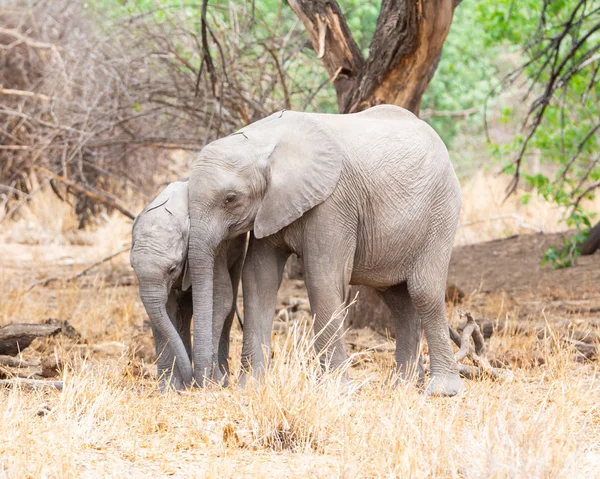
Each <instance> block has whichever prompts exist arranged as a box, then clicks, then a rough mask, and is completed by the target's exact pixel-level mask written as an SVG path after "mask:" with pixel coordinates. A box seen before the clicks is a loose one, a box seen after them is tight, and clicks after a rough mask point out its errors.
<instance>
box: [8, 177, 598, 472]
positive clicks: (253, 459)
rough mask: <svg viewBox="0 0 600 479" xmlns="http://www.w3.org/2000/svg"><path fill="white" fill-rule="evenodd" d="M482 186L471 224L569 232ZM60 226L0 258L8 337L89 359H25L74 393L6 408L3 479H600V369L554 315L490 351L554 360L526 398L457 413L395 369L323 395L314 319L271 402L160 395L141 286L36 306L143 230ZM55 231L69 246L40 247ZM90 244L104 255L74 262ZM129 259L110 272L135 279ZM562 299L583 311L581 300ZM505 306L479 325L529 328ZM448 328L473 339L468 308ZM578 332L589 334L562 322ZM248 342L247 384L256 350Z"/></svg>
mask: <svg viewBox="0 0 600 479" xmlns="http://www.w3.org/2000/svg"><path fill="white" fill-rule="evenodd" d="M496 182H498V183H496ZM490 184H491V185H492V186H490ZM469 185H470V184H467V185H465V188H464V195H465V196H464V197H465V201H464V210H463V217H462V219H461V222H463V223H466V222H469V221H474V220H479V219H482V217H483V218H487V217H489V216H492V215H497V214H508V213H510V214H519V215H521V216H523V217H524V221H525V222H526V223H530V224H534V225H537V224H538V223H536V221H538V220H539V221H541V222H542V223H541V224H542V226H543V228H544V229H548V230H552V229H554V228H559V229H560V225H559V224H558V223H557V218H558V214H556V212H553V211H551V210H550V209H548V210H544V209H543V208H546V206H544V205H539V206H536V208H537V209H536V211H535V213H531V212H529V210H527V211H525V210H521V207H520V206H519V205H518V204H517V203H516V202H512V201H510V202H507V203H506V204H505V205H504V206H502V207H499V206H498V204H497V203H496V200H493V202H492V203H490V202H489V201H488V197H489V196H492V195H489V191H490V190H492V191H494V192H496V193H494V194H497V196H495V198H496V199H498V198H499V197H500V196H501V189H502V185H501V182H500V180H498V179H490V178H489V177H485V176H481V177H479V180H474V183H473V184H471V185H470V186H469ZM481 185H483V186H481ZM494 185H495V186H494ZM48 201H53V200H48ZM486 204H487V206H486ZM511 205H512V206H511ZM45 207H47V205H46V206H45ZM498 208H500V209H498ZM511 208H512V209H511ZM48 211H50V213H49V216H47V218H51V220H50V221H49V223H42V222H41V221H40V220H39V219H38V218H37V216H36V215H32V216H31V217H30V218H29V225H30V227H28V228H29V229H23V230H19V228H23V225H22V223H21V222H18V223H16V224H10V225H9V228H5V229H3V231H2V235H1V236H0V249H1V250H2V251H6V252H9V254H6V255H0V256H2V257H0V267H1V268H2V270H1V271H0V283H1V285H2V287H0V325H2V324H5V323H6V322H8V321H10V320H22V321H31V322H38V321H43V320H44V319H46V318H48V317H57V318H61V319H68V320H69V321H70V322H71V324H72V325H73V326H74V327H75V328H76V329H77V330H78V331H79V332H80V333H81V334H82V337H83V341H84V342H85V343H87V344H74V343H73V342H72V341H71V340H67V339H58V340H52V341H48V342H40V343H39V344H37V345H32V346H31V347H30V348H29V349H27V350H25V352H24V353H23V355H24V357H25V358H36V357H39V356H44V355H49V354H56V355H58V356H60V357H62V358H64V360H65V366H64V368H63V371H62V378H63V379H64V381H65V389H64V390H63V391H62V392H57V391H25V390H19V389H15V390H9V389H3V390H0V478H4V477H6V478H17V477H18V478H21V477H36V478H37V477H48V478H70V477H90V478H91V477H94V478H95V477H167V476H172V477H219V478H222V477H234V476H235V477H262V476H266V477H347V478H355V477H356V478H358V477H403V478H404V477H406V478H409V477H414V478H422V477H440V478H445V477H449V478H484V477H485V478H488V477H491V478H521V477H539V478H557V477H565V478H571V477H600V474H599V473H598V471H599V470H600V403H599V401H598V398H600V379H599V372H600V371H599V369H598V362H597V361H596V362H583V363H582V362H578V361H577V356H576V354H575V352H574V351H573V350H572V349H569V348H568V347H567V346H565V345H564V344H563V343H562V342H560V341H559V340H558V339H557V338H556V337H555V336H553V332H554V331H555V323H554V319H553V318H551V317H550V316H547V315H546V312H544V311H542V312H539V313H536V314H535V315H533V316H531V317H529V321H530V322H526V323H523V321H522V320H521V322H520V323H519V324H521V325H523V326H524V327H525V330H526V331H525V332H527V330H530V331H533V326H534V324H535V325H537V324H547V333H548V334H547V338H546V339H544V340H538V338H537V336H536V335H535V334H519V335H514V334H509V332H510V328H509V330H507V331H505V332H503V333H502V334H498V335H496V336H493V337H492V339H491V341H490V346H489V348H490V351H489V354H490V357H496V356H498V357H499V356H502V355H503V354H504V353H506V352H511V351H512V352H518V353H520V354H521V355H523V356H524V357H525V358H527V357H533V356H541V357H543V358H544V360H545V363H544V364H542V365H539V366H528V367H523V368H515V369H514V370H513V372H514V374H515V379H514V380H513V381H512V382H510V383H495V382H492V381H491V380H481V381H467V391H466V392H465V394H463V395H462V396H460V397H456V398H450V399H441V398H426V397H424V396H423V395H422V394H420V392H419V391H418V389H417V388H416V387H415V386H414V385H412V384H407V385H401V386H399V387H393V386H391V385H390V381H389V376H390V372H391V365H392V363H393V353H391V352H377V351H363V352H361V353H359V355H358V356H357V357H355V358H354V360H353V361H352V362H351V363H350V364H349V366H348V369H349V374H350V376H351V378H352V384H351V386H350V387H348V386H342V385H340V381H339V378H338V377H337V376H330V377H325V378H320V376H319V370H318V366H317V364H316V361H315V359H314V357H313V355H312V348H311V347H310V345H311V339H310V335H309V334H305V333H304V331H306V330H307V329H306V328H305V326H306V320H307V318H304V319H303V320H300V321H299V322H298V324H297V327H296V328H292V329H290V330H289V331H288V333H286V334H281V335H275V336H274V357H273V364H272V367H271V369H270V371H269V373H268V376H267V378H266V379H265V381H264V382H262V383H261V384H253V385H251V386H250V387H249V388H248V389H247V390H246V391H244V390H241V389H240V388H239V387H238V386H237V384H236V381H235V379H234V381H233V384H232V386H231V387H230V388H228V389H225V390H221V389H218V388H216V387H215V388H209V389H207V390H203V391H196V392H192V393H189V394H184V395H179V394H176V393H169V394H166V395H159V394H157V393H156V381H155V378H153V377H152V376H151V375H150V376H148V375H147V373H148V372H150V373H153V372H154V368H153V367H152V365H151V364H147V363H146V364H141V363H142V360H141V359H140V358H141V357H143V356H144V354H146V356H147V353H144V354H137V355H136V354H135V353H134V351H135V350H136V349H139V348H143V347H144V345H147V343H148V340H149V338H150V333H149V331H148V329H147V327H144V321H145V319H146V315H145V312H144V310H143V307H142V305H141V302H140V301H139V298H138V296H137V291H136V288H135V286H128V287H112V286H111V285H110V283H109V282H107V281H106V280H104V279H101V278H105V277H106V276H105V275H103V276H101V277H98V278H97V279H95V280H93V281H91V283H88V284H86V282H84V281H80V282H78V283H74V284H73V283H68V284H60V283H58V284H54V285H53V286H52V287H49V288H38V289H34V290H33V291H31V292H30V293H27V294H25V289H26V287H27V286H28V284H29V283H30V282H31V281H32V280H33V279H35V278H38V277H43V276H44V275H46V274H48V273H49V272H54V273H56V272H59V273H61V272H62V273H65V274H66V273H68V272H70V271H72V270H75V271H77V270H79V269H82V268H83V264H85V262H87V261H91V260H94V259H97V258H99V257H102V256H103V255H105V254H107V253H110V252H111V251H114V250H115V249H118V248H120V247H121V245H122V244H123V243H124V242H126V241H127V240H128V237H127V235H128V230H129V228H130V222H129V221H125V220H122V219H121V218H119V217H111V218H109V219H108V223H107V225H106V226H105V227H103V228H101V229H99V230H97V231H93V232H84V233H83V234H81V233H69V231H73V229H74V226H75V224H74V223H73V222H71V220H68V221H66V220H64V218H63V219H62V220H61V219H60V216H61V215H62V212H61V213H60V214H58V213H57V212H58V211H59V210H58V209H56V208H52V209H50V210H48ZM69 214H70V213H69ZM63 216H64V215H63ZM44 221H48V220H44ZM40 225H41V226H40ZM3 226H4V225H3ZM38 226H39V227H41V228H42V229H44V230H45V229H50V230H51V231H52V235H53V236H55V237H58V238H59V239H58V240H49V239H47V238H46V239H44V238H42V239H40V240H39V241H37V242H38V243H41V245H39V244H38V245H35V244H36V238H40V236H39V235H37V233H35V231H34V230H35V229H36V228H38ZM466 228H467V227H465V228H461V229H460V230H459V236H458V238H457V242H459V243H461V242H472V241H478V240H481V239H493V238H495V237H497V236H499V235H507V234H512V233H514V232H518V231H517V230H515V229H514V228H515V226H514V224H511V223H510V220H509V221H507V222H506V223H504V224H500V225H499V224H498V222H495V221H492V222H484V223H478V224H477V225H473V226H472V227H468V228H470V229H469V230H468V231H467V230H466ZM521 232H522V231H521ZM28 235H29V236H28ZM52 235H48V238H49V237H50V236H52ZM461 235H462V236H461ZM24 237H28V238H29V240H27V241H24V240H23V239H24ZM81 238H84V239H85V241H84V240H81ZM17 241H18V242H21V243H22V242H25V243H28V244H29V245H32V244H33V246H24V245H15V244H14V243H15V242H17ZM2 242H4V244H2ZM81 244H93V246H74V245H81ZM65 257H66V258H67V259H69V258H70V259H69V260H68V261H67V260H65V259H64V258H65ZM127 259H128V258H127V255H123V256H122V257H120V258H118V259H117V260H115V261H114V262H112V263H111V264H110V265H105V266H104V269H103V271H104V272H106V271H107V270H111V269H114V270H115V271H121V272H124V271H126V268H127V267H126V265H125V264H124V263H126V262H127ZM80 262H81V264H79V263H80ZM592 287H593V285H592ZM556 294H557V296H558V297H563V296H564V297H565V299H566V298H567V297H568V298H569V299H576V298H574V297H573V296H572V292H562V291H557V292H556ZM505 299H506V298H505V296H504V295H503V294H501V293H498V294H497V295H496V296H494V297H493V298H492V299H491V300H489V299H488V301H487V303H486V305H485V308H484V309H480V306H479V303H478V301H479V299H477V298H470V299H469V301H472V302H470V303H467V304H466V305H464V306H463V307H464V308H466V309H469V308H473V309H474V310H480V311H482V312H484V313H485V314H486V315H487V316H488V317H492V318H499V319H506V320H508V321H509V322H510V323H511V324H516V321H517V320H518V318H519V311H518V307H517V306H515V305H513V303H512V302H511V301H507V300H505ZM478 308H479V309H478ZM449 318H451V321H452V322H456V321H458V319H457V317H456V314H455V312H454V311H453V310H452V308H450V310H449ZM561 318H562V321H567V322H569V321H571V322H574V321H575V320H577V319H578V318H579V316H576V315H571V313H564V312H562V313H561ZM556 327H558V326H556ZM233 336H234V339H233V345H232V353H231V357H232V366H233V369H234V373H237V372H238V368H239V359H238V358H239V352H240V339H241V334H240V332H239V331H237V330H236V331H234V335H233ZM378 341H379V340H378ZM376 344H377V341H376V342H373V344H369V345H370V346H375V345H376Z"/></svg>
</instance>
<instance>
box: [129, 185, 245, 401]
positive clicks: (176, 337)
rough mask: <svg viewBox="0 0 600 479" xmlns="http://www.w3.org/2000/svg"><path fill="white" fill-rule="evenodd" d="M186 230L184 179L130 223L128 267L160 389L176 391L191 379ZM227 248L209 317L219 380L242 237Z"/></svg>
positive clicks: (223, 375)
mask: <svg viewBox="0 0 600 479" xmlns="http://www.w3.org/2000/svg"><path fill="white" fill-rule="evenodd" d="M189 230H190V219H189V216H188V180H187V179H185V180H180V181H176V182H174V183H171V184H170V185H169V186H167V187H166V188H165V189H164V190H163V191H162V192H161V193H160V194H159V195H158V196H157V197H156V198H155V199H154V200H153V201H152V202H151V203H150V204H149V205H148V206H147V207H146V208H145V209H144V210H143V211H142V212H141V213H140V214H139V215H138V217H137V218H136V219H135V221H134V223H133V232H132V242H131V256H130V259H131V266H132V267H133V269H134V271H135V274H136V276H137V278H138V282H139V287H140V297H141V299H142V302H143V304H144V307H145V309H146V312H147V313H148V316H149V317H150V321H151V324H152V334H153V335H154V343H155V347H156V355H157V357H158V377H159V387H160V390H161V391H164V390H165V389H166V388H167V387H172V388H175V389H177V390H181V389H184V388H186V387H188V386H190V385H191V382H192V363H191V331H190V327H191V319H192V289H191V281H190V279H189V275H188V261H187V255H188V237H189ZM227 248H228V249H227V255H228V258H227V259H228V266H229V278H228V284H224V285H219V286H218V287H217V285H215V298H219V301H220V302H221V304H220V305H219V306H220V307H219V308H217V309H218V310H220V311H221V315H220V317H215V322H214V324H213V332H212V333H213V344H217V343H218V344H219V347H218V349H217V351H218V352H217V353H216V354H217V357H215V358H213V364H216V365H218V366H217V367H216V368H215V371H214V373H213V378H214V379H215V380H216V381H224V382H226V381H227V375H228V373H229V368H228V356H229V333H230V330H231V324H232V321H233V316H234V314H235V301H236V297H237V287H238V283H239V279H240V274H241V267H242V263H243V259H244V258H243V257H244V253H245V248H246V237H245V235H244V236H241V237H238V238H236V239H234V240H233V241H231V242H230V243H229V244H228V245H227ZM215 306H217V305H215ZM215 311H216V310H215Z"/></svg>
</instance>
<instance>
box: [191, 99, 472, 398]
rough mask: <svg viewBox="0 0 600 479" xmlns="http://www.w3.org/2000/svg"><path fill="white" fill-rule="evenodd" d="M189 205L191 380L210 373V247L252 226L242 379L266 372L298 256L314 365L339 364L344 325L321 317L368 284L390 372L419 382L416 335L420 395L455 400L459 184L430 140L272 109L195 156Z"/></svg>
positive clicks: (377, 119) (412, 124) (218, 272)
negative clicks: (386, 342)
mask: <svg viewBox="0 0 600 479" xmlns="http://www.w3.org/2000/svg"><path fill="white" fill-rule="evenodd" d="M189 201H190V219H191V230H190V253H189V256H190V270H191V275H192V284H193V301H194V321H195V323H194V326H195V328H194V329H195V331H196V332H197V333H198V334H196V333H195V334H194V344H195V347H194V352H193V357H194V362H195V369H194V374H195V377H196V378H202V377H204V376H206V374H207V373H208V372H209V371H210V370H211V368H212V365H211V360H212V356H211V354H210V346H211V344H210V340H211V338H210V335H207V334H205V333H206V332H207V331H210V324H211V321H212V318H213V316H214V315H215V314H216V311H214V310H213V294H214V295H215V297H217V296H218V293H217V292H216V291H214V290H213V287H212V286H213V281H211V278H212V277H213V271H214V275H215V278H216V277H220V276H222V275H223V271H224V263H223V259H222V258H221V254H222V253H221V250H222V247H221V243H222V242H223V241H224V240H227V239H229V238H234V237H235V236H237V235H239V234H241V233H243V232H245V231H249V230H253V236H252V237H251V240H250V244H249V247H248V252H247V256H246V261H245V264H244V269H243V277H242V284H243V285H244V310H245V311H244V317H245V323H244V341H243V351H242V366H243V368H244V369H245V370H248V369H250V368H251V369H252V372H253V374H254V375H260V374H261V372H262V371H263V369H264V367H265V357H264V354H263V348H265V349H266V350H267V352H268V350H269V347H270V341H271V328H272V320H273V316H274V310H275V306H276V304H275V302H276V293H277V290H278V288H279V285H280V282H281V277H282V272H283V267H284V264H285V262H286V259H287V258H288V256H289V255H290V254H291V253H296V254H297V255H298V256H299V257H300V258H301V259H302V263H303V266H304V277H305V281H306V286H307V289H308V295H309V299H310V304H311V309H312V311H313V314H315V333H316V348H317V352H318V353H319V354H320V358H321V361H322V363H323V365H324V366H327V367H333V368H335V367H339V366H340V365H341V364H342V363H343V362H344V361H345V360H346V352H345V347H344V342H343V338H342V333H343V331H342V324H341V321H342V318H340V317H339V315H338V316H337V317H335V318H334V319H333V320H331V318H332V316H333V315H334V312H335V311H336V309H338V308H339V307H340V305H342V304H344V302H345V298H346V296H347V290H348V285H349V284H361V285H367V286H371V287H373V288H375V289H376V290H378V291H379V292H380V294H381V296H382V298H383V299H384V300H385V302H386V303H387V305H388V306H389V307H390V309H391V311H392V313H393V316H394V319H395V328H396V362H397V367H398V371H399V373H400V375H401V376H402V377H405V378H406V377H409V376H412V375H413V374H416V373H417V372H418V369H419V363H418V346H419V338H420V331H421V327H422V328H423V329H424V331H425V336H426V339H427V342H428V346H429V352H430V357H431V380H430V382H429V385H428V387H427V393H429V394H437V395H445V396H451V395H455V394H457V393H458V392H459V391H461V389H462V388H463V383H462V381H461V379H460V377H459V375H458V373H457V365H456V361H455V359H454V356H453V353H452V349H451V345H450V338H449V335H448V325H447V322H446V314H445V308H444V291H445V284H446V276H447V270H448V264H449V261H450V253H451V250H452V243H453V239H454V234H455V230H456V227H457V223H458V217H459V212H460V207H461V193H460V185H459V183H458V180H457V178H456V175H455V174H454V170H453V168H452V165H451V163H450V160H449V158H448V152H447V150H446V147H445V146H444V144H443V142H442V140H441V139H440V138H439V136H438V135H437V134H436V133H435V132H434V131H433V130H432V129H431V128H430V127H429V126H428V125H427V124H426V123H424V122H422V121H420V120H419V119H418V118H417V117H416V116H414V115H413V114H412V113H410V112H408V111H407V110H404V109H402V108H399V107H395V106H390V105H382V106H377V107H373V108H371V109H369V110H366V111H364V112H361V113H356V114H350V115H328V114H315V113H297V112H293V111H284V112H283V113H282V112H278V113H275V114H274V115H271V116H270V117H268V118H265V119H263V120H261V121H258V122H256V123H253V124H251V125H249V126H247V127H246V128H243V129H242V130H240V131H239V132H237V133H235V134H233V135H230V136H228V137H226V138H222V139H220V140H217V141H215V142H213V143H211V144H209V145H208V146H206V147H205V148H204V149H203V150H202V151H201V152H200V155H199V158H198V160H197V161H196V163H195V164H194V166H193V169H192V175H191V177H190V193H189ZM213 343H214V342H213ZM196 346H198V348H196ZM213 347H214V344H213ZM242 379H244V378H242Z"/></svg>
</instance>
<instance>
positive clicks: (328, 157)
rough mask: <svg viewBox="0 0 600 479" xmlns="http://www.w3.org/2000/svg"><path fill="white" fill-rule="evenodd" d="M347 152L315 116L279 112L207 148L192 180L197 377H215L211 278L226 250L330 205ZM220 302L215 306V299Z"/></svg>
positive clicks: (194, 168) (277, 229)
mask: <svg viewBox="0 0 600 479" xmlns="http://www.w3.org/2000/svg"><path fill="white" fill-rule="evenodd" d="M342 161H343V150H342V148H341V147H340V144H339V143H338V142H337V141H336V140H335V138H334V137H333V135H332V134H331V133H330V131H328V129H327V128H326V127H325V126H324V125H323V124H322V123H321V121H320V120H319V116H318V115H315V114H306V113H297V112H292V111H285V112H283V113H281V112H278V113H275V114H273V115H271V116H270V117H268V118H266V119H264V120H261V121H259V122H256V123H254V124H251V125H249V126H248V127H246V128H243V129H242V130H240V131H238V132H237V133H234V134H232V135H230V136H227V137H225V138H222V139H220V140H217V141H215V142H213V143H211V144H209V145H207V146H206V147H205V148H204V149H203V150H202V151H201V152H200V155H199V158H198V160H197V161H196V163H195V164H194V166H193V168H192V174H191V178H190V192H189V205H190V218H191V230H190V253H189V258H190V270H191V277H192V285H193V296H194V355H193V358H194V369H195V371H194V373H195V376H196V379H197V380H202V379H204V378H206V377H207V376H210V374H211V370H212V367H213V365H212V364H211V358H212V350H213V348H215V347H217V346H216V344H214V341H213V340H211V338H210V336H209V335H208V334H204V333H205V332H208V331H210V330H211V322H212V319H213V318H212V315H213V290H212V278H213V274H214V269H215V268H221V267H223V265H222V262H223V261H225V259H224V255H223V254H221V251H222V249H223V246H224V245H223V242H224V241H225V240H228V239H231V238H234V237H236V236H238V235H240V234H242V233H244V232H247V231H250V230H254V235H255V236H256V237H257V238H263V237H265V236H270V235H272V234H274V233H276V232H278V231H279V230H281V229H282V228H284V227H286V226H288V225H289V224H291V223H292V222H294V221H295V220H297V219H298V218H300V217H301V216H302V215H303V214H304V213H306V212H307V211H308V210H310V209H312V208H314V207H315V206H317V205H318V204H319V203H321V202H323V201H325V200H326V199H327V198H328V197H329V195H331V193H332V192H333V190H334V189H335V187H336V185H337V182H338V180H339V177H340V173H341V169H342ZM215 300H217V299H216V298H215Z"/></svg>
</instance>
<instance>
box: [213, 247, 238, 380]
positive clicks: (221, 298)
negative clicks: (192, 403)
mask: <svg viewBox="0 0 600 479" xmlns="http://www.w3.org/2000/svg"><path fill="white" fill-rule="evenodd" d="M213 287H214V299H213V314H214V320H213V330H212V348H213V360H212V363H213V369H212V379H213V381H215V382H217V383H221V382H222V381H223V379H224V374H223V370H222V368H221V367H220V365H219V361H220V357H219V353H220V351H219V350H220V348H221V337H222V335H223V332H224V330H225V329H226V328H227V329H228V330H229V329H230V328H231V312H232V311H231V309H232V304H233V301H234V297H233V287H232V284H231V276H230V274H229V269H228V268H227V248H226V245H223V247H222V248H221V251H220V253H219V254H218V255H217V257H216V258H215V270H214V286H213ZM227 323H228V324H227Z"/></svg>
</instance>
